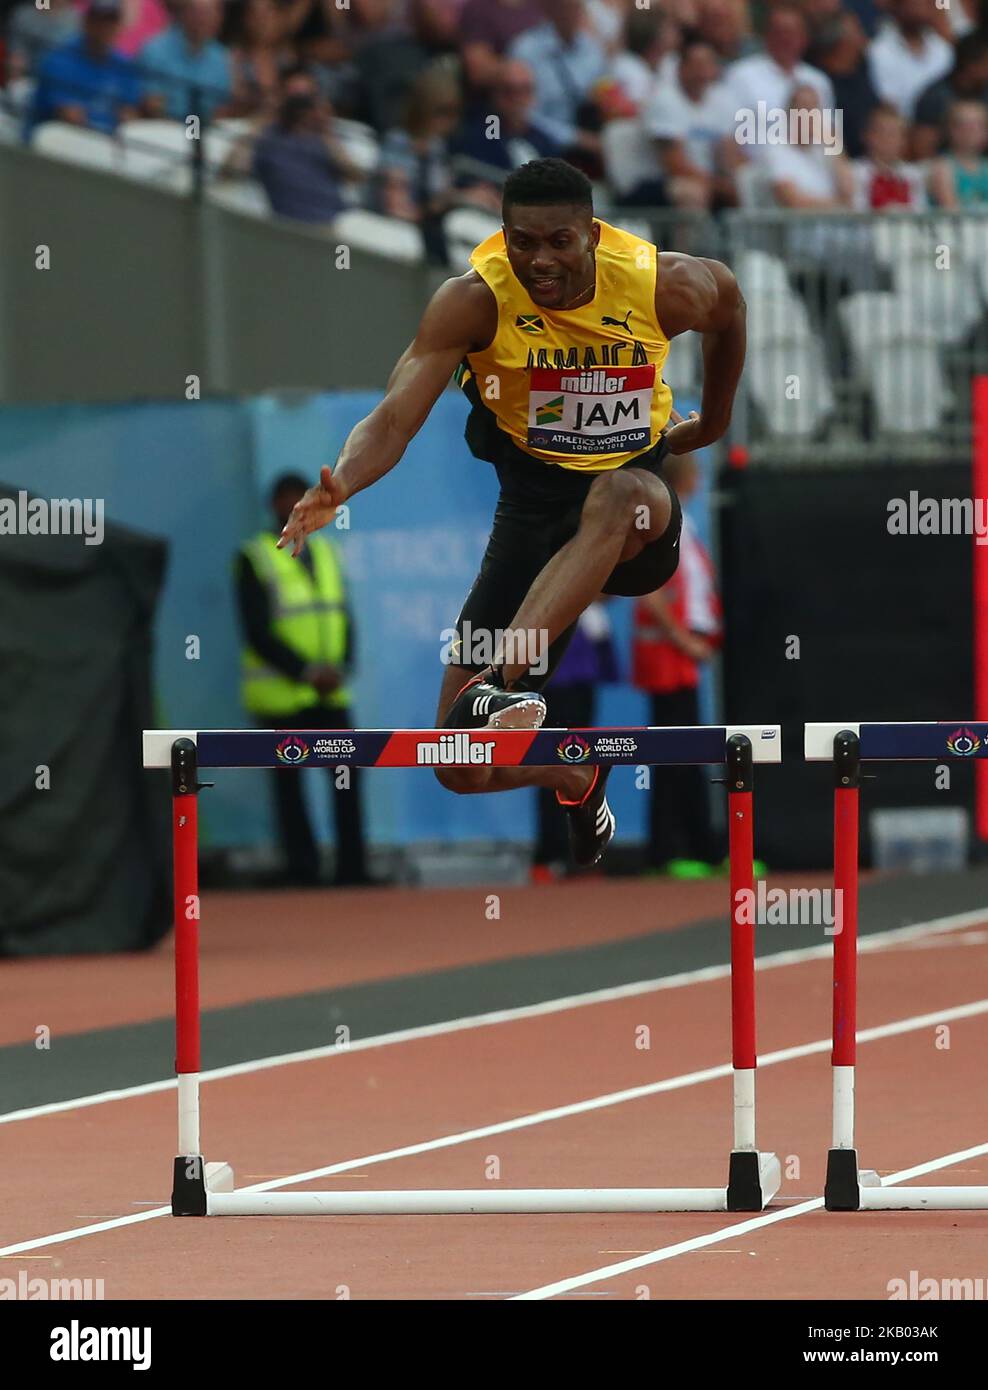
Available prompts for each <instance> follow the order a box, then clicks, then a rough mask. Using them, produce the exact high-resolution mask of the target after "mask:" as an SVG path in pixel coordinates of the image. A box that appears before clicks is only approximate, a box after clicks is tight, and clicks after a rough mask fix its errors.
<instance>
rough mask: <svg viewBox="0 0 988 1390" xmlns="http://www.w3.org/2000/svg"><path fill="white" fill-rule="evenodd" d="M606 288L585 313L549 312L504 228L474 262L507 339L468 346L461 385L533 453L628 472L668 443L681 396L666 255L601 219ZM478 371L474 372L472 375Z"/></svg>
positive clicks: (581, 466)
mask: <svg viewBox="0 0 988 1390" xmlns="http://www.w3.org/2000/svg"><path fill="white" fill-rule="evenodd" d="M595 220H596V221H597V222H599V223H600V242H599V244H598V246H597V250H596V252H595V258H596V267H597V287H596V290H595V292H594V297H593V299H592V300H591V302H590V303H589V304H586V305H584V306H583V307H582V308H580V309H556V310H549V309H543V308H540V307H539V305H537V304H536V303H534V301H533V300H532V299H530V298H529V295H528V291H527V290H526V289H525V288H524V287H523V286H522V284H521V281H520V280H519V279H518V277H517V276H516V275H515V273H514V271H513V270H512V269H511V266H510V265H509V264H508V256H507V251H506V249H505V244H504V233H503V232H502V231H499V232H496V233H495V234H494V235H493V236H490V237H488V238H487V240H486V241H482V242H481V243H480V245H479V246H478V247H477V248H476V250H475V251H474V252H473V255H472V256H471V257H470V264H471V265H472V266H473V268H474V269H475V270H476V272H477V274H478V275H480V276H481V277H482V278H483V280H485V281H486V283H487V284H488V285H489V286H490V288H491V290H492V291H493V293H494V297H495V298H496V300H497V307H498V323H497V336H496V337H495V339H494V341H493V343H491V345H490V346H489V347H487V348H485V349H484V351H483V352H473V353H469V354H468V356H467V358H466V360H465V364H464V367H463V368H462V369H461V373H460V378H459V381H460V385H461V386H462V387H464V389H465V390H466V392H467V395H468V396H469V397H470V399H471V401H472V402H473V404H474V409H486V410H489V411H490V412H491V413H492V414H493V416H494V417H495V419H496V422H497V427H498V428H499V429H500V430H503V431H504V433H505V434H506V435H508V436H509V438H510V439H511V441H512V443H514V444H515V445H517V447H518V448H519V449H521V450H522V451H523V452H524V453H527V454H531V455H532V457H533V458H536V459H541V460H543V461H544V462H546V463H554V464H558V465H559V466H560V467H562V468H571V469H578V470H586V471H591V472H601V471H604V470H606V469H612V468H619V467H620V465H621V464H622V463H626V462H627V461H628V459H630V458H633V457H634V455H635V454H640V453H643V452H644V451H645V450H647V449H650V448H651V447H652V445H653V444H655V443H657V442H658V438H659V433H660V431H661V430H662V429H663V427H664V426H665V424H666V422H667V421H668V419H669V412H670V410H671V409H672V392H671V391H670V389H669V387H668V386H667V385H666V383H665V382H664V381H663V380H662V368H663V365H664V363H665V360H666V357H667V356H668V354H669V340H668V338H667V337H666V335H665V334H664V333H663V331H662V328H661V326H660V325H659V322H658V319H657V318H656V314H655V277H656V274H657V273H658V251H657V249H656V247H655V246H653V245H652V243H651V242H647V241H643V240H642V239H641V238H640V237H637V236H633V235H632V234H631V233H630V232H625V231H622V230H621V229H620V228H619V227H612V226H610V225H609V224H608V223H607V222H600V219H599V218H596V219H595ZM471 379H472V380H471Z"/></svg>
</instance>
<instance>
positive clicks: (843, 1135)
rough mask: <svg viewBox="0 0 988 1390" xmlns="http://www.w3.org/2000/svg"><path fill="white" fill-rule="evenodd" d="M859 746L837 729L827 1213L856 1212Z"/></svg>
mask: <svg viewBox="0 0 988 1390" xmlns="http://www.w3.org/2000/svg"><path fill="white" fill-rule="evenodd" d="M860 786H861V745H860V740H859V738H858V735H857V734H855V733H852V732H851V730H850V729H842V730H841V731H840V733H839V734H837V736H836V737H835V739H834V901H835V913H836V911H837V910H838V909H837V907H836V905H838V904H839V912H840V918H839V922H840V930H839V931H838V933H837V935H836V936H835V938H834V1012H833V1050H832V1052H831V1055H830V1061H831V1066H832V1068H833V1096H834V1113H833V1140H832V1144H831V1148H830V1153H829V1154H828V1157H827V1184H826V1188H825V1194H824V1195H825V1204H826V1207H827V1210H828V1211H857V1210H858V1207H859V1205H860V1195H859V1178H858V1155H857V1150H856V1149H855V1147H854V1068H855V1063H856V1060H857V1031H858V809H859V808H858V802H859V797H860Z"/></svg>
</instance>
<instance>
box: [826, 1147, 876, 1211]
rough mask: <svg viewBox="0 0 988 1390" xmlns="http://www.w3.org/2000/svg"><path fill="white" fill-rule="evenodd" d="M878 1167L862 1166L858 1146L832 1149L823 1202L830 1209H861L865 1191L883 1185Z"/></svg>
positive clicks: (829, 1156) (828, 1159) (828, 1155)
mask: <svg viewBox="0 0 988 1390" xmlns="http://www.w3.org/2000/svg"><path fill="white" fill-rule="evenodd" d="M881 1185H882V1180H881V1178H880V1177H879V1176H878V1174H877V1173H876V1172H875V1170H874V1168H859V1167H858V1151H857V1149H831V1150H830V1151H829V1152H828V1154H827V1181H826V1184H825V1186H824V1189H823V1205H824V1207H825V1208H826V1210H827V1211H860V1210H861V1208H862V1207H863V1206H864V1205H865V1202H864V1194H865V1192H869V1191H871V1190H873V1189H874V1188H876V1187H881Z"/></svg>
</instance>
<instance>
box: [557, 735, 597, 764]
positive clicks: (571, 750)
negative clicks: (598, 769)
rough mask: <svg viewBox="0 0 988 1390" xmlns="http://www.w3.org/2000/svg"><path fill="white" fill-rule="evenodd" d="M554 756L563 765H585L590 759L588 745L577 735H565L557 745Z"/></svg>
mask: <svg viewBox="0 0 988 1390" xmlns="http://www.w3.org/2000/svg"><path fill="white" fill-rule="evenodd" d="M556 756H557V757H558V758H560V759H561V760H562V761H563V762H564V763H585V762H586V760H587V758H589V757H590V744H589V743H588V742H587V741H586V739H585V738H581V737H580V735H579V734H567V735H566V737H565V738H564V739H563V741H562V743H560V744H558V745H557V747H556Z"/></svg>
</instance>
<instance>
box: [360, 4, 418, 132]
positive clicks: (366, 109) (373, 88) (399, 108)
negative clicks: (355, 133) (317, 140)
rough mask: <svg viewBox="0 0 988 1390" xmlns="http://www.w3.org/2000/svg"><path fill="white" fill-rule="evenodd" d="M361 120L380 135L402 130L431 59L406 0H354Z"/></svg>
mask: <svg viewBox="0 0 988 1390" xmlns="http://www.w3.org/2000/svg"><path fill="white" fill-rule="evenodd" d="M350 3H351V6H352V14H353V23H352V25H351V35H352V37H351V44H352V52H353V66H354V69H355V72H356V76H357V80H358V85H357V106H356V114H357V115H358V117H359V118H360V119H361V120H363V121H367V122H368V124H370V125H372V126H373V127H374V129H375V130H378V131H385V130H390V129H391V127H392V126H395V125H399V124H400V123H401V120H402V115H403V113H404V110H405V105H406V102H407V100H408V94H409V92H410V91H411V88H412V84H413V83H414V82H415V80H416V78H417V77H418V76H419V74H420V73H421V72H422V71H423V70H424V69H425V68H426V67H427V66H428V64H429V62H430V59H431V54H430V52H429V50H428V48H427V47H426V46H425V45H424V43H422V42H421V41H420V39H419V38H418V37H417V36H416V34H415V32H414V30H413V28H412V25H411V23H410V22H409V12H408V10H407V8H405V7H403V6H402V4H401V3H400V0H350Z"/></svg>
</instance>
